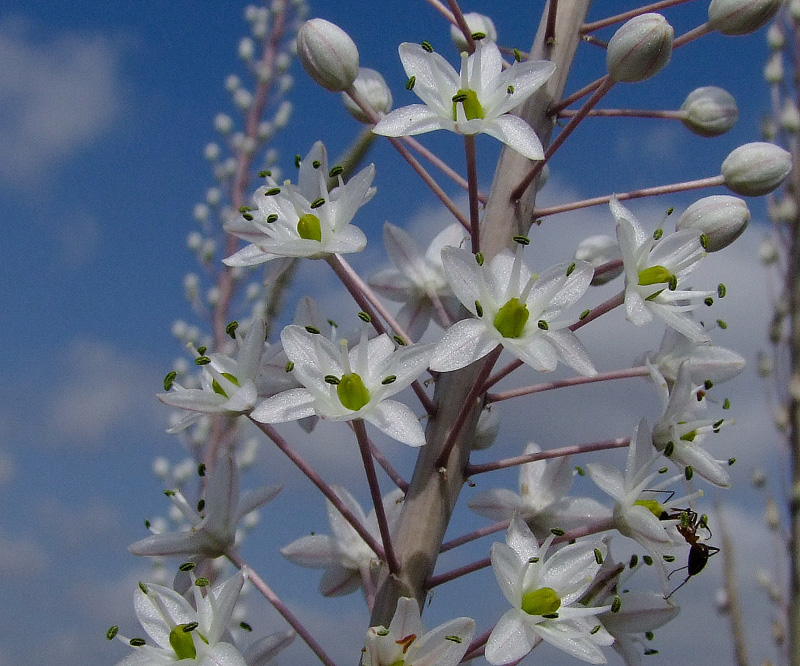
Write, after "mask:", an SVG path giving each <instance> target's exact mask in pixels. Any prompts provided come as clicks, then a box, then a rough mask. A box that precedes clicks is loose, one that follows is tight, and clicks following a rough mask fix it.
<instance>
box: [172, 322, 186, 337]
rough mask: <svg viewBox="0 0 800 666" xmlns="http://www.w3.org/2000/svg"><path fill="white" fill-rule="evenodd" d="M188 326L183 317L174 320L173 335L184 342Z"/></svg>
mask: <svg viewBox="0 0 800 666" xmlns="http://www.w3.org/2000/svg"><path fill="white" fill-rule="evenodd" d="M187 328H188V326H187V324H186V322H185V321H183V319H176V320H175V321H173V322H172V329H171V330H172V336H173V337H174V338H175V339H176V340H178V341H179V342H183V341H184V340H185V339H186V329H187Z"/></svg>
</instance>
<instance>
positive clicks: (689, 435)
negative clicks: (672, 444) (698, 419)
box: [681, 430, 697, 442]
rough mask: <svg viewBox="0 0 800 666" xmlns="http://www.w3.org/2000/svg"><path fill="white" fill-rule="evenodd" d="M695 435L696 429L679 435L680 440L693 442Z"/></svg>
mask: <svg viewBox="0 0 800 666" xmlns="http://www.w3.org/2000/svg"><path fill="white" fill-rule="evenodd" d="M695 437H697V430H690V431H689V432H685V433H683V434H682V435H681V441H682V442H693V441H694V438H695Z"/></svg>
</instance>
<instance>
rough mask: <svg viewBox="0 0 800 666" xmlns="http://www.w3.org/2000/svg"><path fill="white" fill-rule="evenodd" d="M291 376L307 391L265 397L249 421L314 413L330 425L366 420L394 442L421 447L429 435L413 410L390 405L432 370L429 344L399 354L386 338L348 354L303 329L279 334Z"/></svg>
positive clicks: (272, 420)
mask: <svg viewBox="0 0 800 666" xmlns="http://www.w3.org/2000/svg"><path fill="white" fill-rule="evenodd" d="M281 341H282V342H283V349H284V351H285V352H286V356H287V357H288V358H289V360H290V361H291V363H293V364H294V366H293V369H292V372H293V373H294V376H295V377H296V378H297V380H298V381H299V382H300V383H301V384H302V385H303V386H304V387H305V388H298V389H291V390H289V391H284V392H282V393H279V394H278V395H275V396H273V397H271V398H267V399H266V400H264V401H263V402H261V403H260V404H259V405H258V406H256V408H255V409H254V410H253V412H252V414H251V417H252V418H253V419H254V420H256V421H259V422H261V423H282V422H284V421H294V420H296V419H301V418H305V417H307V416H311V415H312V414H316V415H318V416H320V417H322V418H324V419H330V420H332V421H350V420H352V419H364V420H365V421H368V422H369V423H372V424H373V425H374V426H375V427H376V428H378V429H379V430H381V431H382V432H385V433H386V434H387V435H389V436H390V437H392V438H394V439H396V440H398V441H400V442H403V443H404V444H408V445H409V446H421V445H422V444H424V443H425V433H424V431H423V429H422V426H421V425H420V423H419V421H418V420H417V417H416V416H414V413H413V412H412V411H411V409H410V408H409V407H407V406H406V405H404V404H403V403H401V402H397V401H396V400H387V398H389V397H390V396H392V395H394V394H395V393H399V392H400V391H402V390H403V389H404V388H406V387H407V386H409V385H410V384H411V383H412V382H413V381H414V380H415V379H417V377H419V375H420V374H421V373H422V372H423V371H424V370H425V368H426V367H427V366H428V358H429V356H430V351H431V345H420V344H416V345H410V346H408V347H402V348H400V349H399V350H395V345H394V343H393V342H392V340H391V339H390V338H389V337H388V336H387V335H379V336H377V337H375V338H372V339H371V340H367V339H366V329H362V337H361V342H359V344H357V345H355V346H354V347H353V348H352V349H350V350H349V352H348V349H347V340H340V341H339V342H340V344H339V345H338V346H337V345H335V344H334V343H333V342H331V341H330V340H328V339H326V338H324V337H323V336H322V335H319V334H316V333H309V332H308V331H307V330H306V329H305V328H302V327H301V326H287V327H286V328H284V329H283V332H282V333H281Z"/></svg>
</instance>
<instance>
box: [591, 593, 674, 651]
mask: <svg viewBox="0 0 800 666" xmlns="http://www.w3.org/2000/svg"><path fill="white" fill-rule="evenodd" d="M614 596H616V595H614ZM620 599H621V600H622V605H621V606H620V608H619V610H618V611H617V612H616V613H612V612H606V613H603V614H602V615H600V616H599V620H600V621H601V622H602V623H603V626H604V627H605V628H606V630H607V631H608V633H609V634H611V635H612V636H613V637H614V645H613V648H614V649H615V650H616V651H617V652H618V653H619V654H620V656H621V657H622V658H623V659H624V660H625V663H626V664H627V666H641V664H642V650H641V647H642V646H643V645H644V641H642V639H641V638H640V637H639V636H638V635H637V634H647V633H650V632H652V631H653V630H655V629H658V628H659V627H662V626H664V625H665V624H667V622H670V621H671V620H673V619H674V618H675V617H676V616H677V615H678V613H679V612H680V608H678V606H675V605H674V604H673V603H672V602H671V601H669V600H667V599H664V595H663V594H660V593H658V592H652V591H650V590H636V591H633V592H624V593H623V594H622V595H620ZM644 653H645V654H647V648H645V650H644Z"/></svg>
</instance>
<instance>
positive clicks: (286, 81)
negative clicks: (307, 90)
mask: <svg viewBox="0 0 800 666" xmlns="http://www.w3.org/2000/svg"><path fill="white" fill-rule="evenodd" d="M293 85H294V77H293V76H292V75H291V74H284V75H283V76H282V77H281V78H280V79H279V80H278V88H279V89H280V91H281V92H282V93H287V92H289V90H290V89H291V87H292V86H293Z"/></svg>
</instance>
